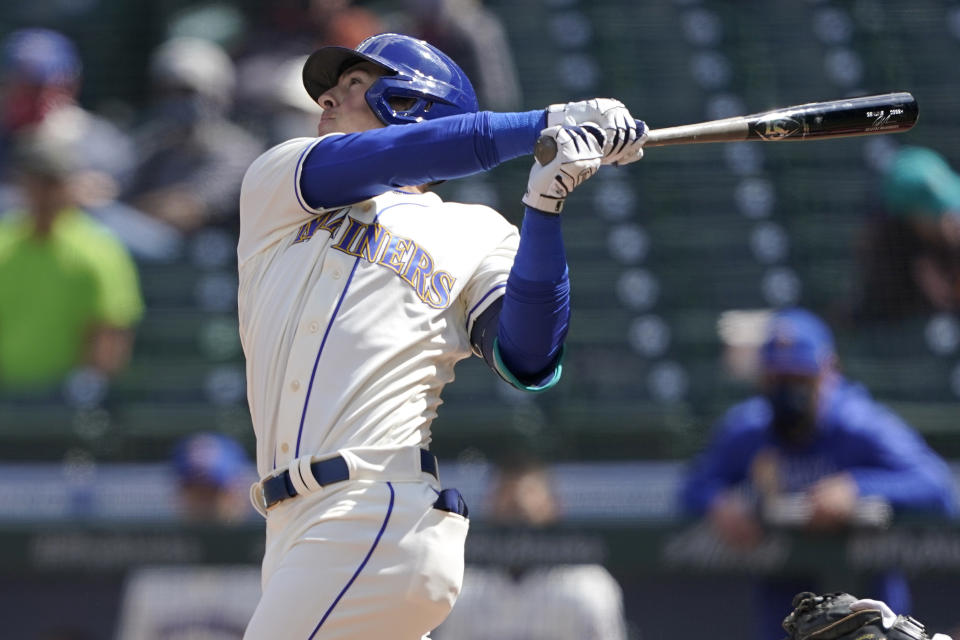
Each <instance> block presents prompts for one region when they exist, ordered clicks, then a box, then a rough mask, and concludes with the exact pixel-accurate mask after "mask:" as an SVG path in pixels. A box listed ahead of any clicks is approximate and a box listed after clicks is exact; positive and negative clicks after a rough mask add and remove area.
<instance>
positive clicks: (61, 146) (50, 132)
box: [10, 118, 81, 179]
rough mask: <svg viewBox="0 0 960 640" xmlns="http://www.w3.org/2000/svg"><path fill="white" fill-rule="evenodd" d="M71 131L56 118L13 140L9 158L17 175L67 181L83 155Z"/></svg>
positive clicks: (29, 129)
mask: <svg viewBox="0 0 960 640" xmlns="http://www.w3.org/2000/svg"><path fill="white" fill-rule="evenodd" d="M69 134H70V131H69V130H67V129H66V128H65V127H63V126H60V125H59V123H58V120H57V119H55V118H50V119H48V121H47V122H44V123H43V124H40V125H39V126H36V127H30V128H27V129H24V130H22V131H20V132H18V133H17V134H16V135H15V136H14V137H13V144H12V148H11V154H10V163H11V168H12V169H13V171H14V172H16V173H20V174H26V175H33V176H43V177H47V178H59V179H62V178H65V177H67V176H69V175H70V174H72V173H74V172H76V171H77V170H78V169H79V168H80V166H81V161H80V154H79V150H78V148H77V144H76V141H75V140H73V139H72V138H71V136H70V135H69Z"/></svg>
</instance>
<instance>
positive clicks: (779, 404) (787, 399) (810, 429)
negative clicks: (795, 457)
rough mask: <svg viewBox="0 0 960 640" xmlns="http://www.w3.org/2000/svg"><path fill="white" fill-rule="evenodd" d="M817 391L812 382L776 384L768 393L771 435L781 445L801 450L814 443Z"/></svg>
mask: <svg viewBox="0 0 960 640" xmlns="http://www.w3.org/2000/svg"><path fill="white" fill-rule="evenodd" d="M816 389H817V388H816V385H815V384H813V383H812V382H800V381H794V380H777V381H774V382H773V383H772V384H771V385H770V387H769V388H768V389H767V392H766V394H765V395H766V398H767V400H768V401H769V402H770V408H771V410H772V411H773V418H772V426H773V431H774V434H776V436H777V438H778V439H779V440H780V441H782V442H784V443H786V444H789V445H794V446H800V445H804V444H807V443H809V442H810V440H812V439H813V436H814V432H815V431H816V427H817V425H816V418H817V415H816V414H817V405H816Z"/></svg>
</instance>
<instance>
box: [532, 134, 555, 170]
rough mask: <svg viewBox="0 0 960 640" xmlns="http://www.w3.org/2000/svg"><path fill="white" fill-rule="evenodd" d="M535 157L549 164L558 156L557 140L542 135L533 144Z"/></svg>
mask: <svg viewBox="0 0 960 640" xmlns="http://www.w3.org/2000/svg"><path fill="white" fill-rule="evenodd" d="M533 157H534V158H536V159H537V162H539V163H540V164H541V165H548V164H550V163H551V162H553V159H554V158H556V157H557V141H556V139H554V138H551V137H550V136H540V137H539V138H537V144H535V145H533Z"/></svg>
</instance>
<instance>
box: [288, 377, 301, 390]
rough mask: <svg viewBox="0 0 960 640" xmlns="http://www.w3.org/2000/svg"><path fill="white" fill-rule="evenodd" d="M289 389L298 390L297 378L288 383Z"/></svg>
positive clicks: (298, 382)
mask: <svg viewBox="0 0 960 640" xmlns="http://www.w3.org/2000/svg"><path fill="white" fill-rule="evenodd" d="M290 390H291V391H299V390H300V381H299V380H294V381H293V382H291V383H290Z"/></svg>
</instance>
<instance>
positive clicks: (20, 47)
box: [0, 28, 133, 208]
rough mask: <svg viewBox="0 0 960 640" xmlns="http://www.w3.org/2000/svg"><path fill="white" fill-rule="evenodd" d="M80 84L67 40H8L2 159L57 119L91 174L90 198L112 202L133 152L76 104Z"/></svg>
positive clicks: (3, 64)
mask: <svg viewBox="0 0 960 640" xmlns="http://www.w3.org/2000/svg"><path fill="white" fill-rule="evenodd" d="M81 80H82V65H81V62H80V57H79V55H78V53H77V50H76V48H75V47H74V45H73V43H72V42H71V41H70V40H69V39H68V38H66V37H65V36H64V35H62V34H60V33H58V32H56V31H51V30H49V29H35V28H31V29H20V30H18V31H14V32H13V33H11V34H9V35H8V36H7V37H6V38H5V39H4V40H3V43H2V45H0V87H2V105H0V106H2V124H0V127H2V128H0V153H2V154H3V157H4V158H6V156H7V155H8V154H9V150H10V144H11V142H12V140H13V136H15V135H16V134H17V133H18V132H19V131H21V130H23V129H25V128H28V127H36V126H37V125H39V124H40V123H42V122H44V121H45V120H48V119H58V120H60V121H62V122H63V123H64V126H63V127H62V128H63V129H69V131H70V134H71V136H72V139H73V143H74V145H75V146H76V148H77V154H78V159H79V160H80V161H81V164H80V165H79V166H78V167H77V170H78V171H82V172H84V173H89V174H90V175H88V176H87V177H88V182H89V185H90V186H89V191H90V192H91V193H90V197H91V198H104V197H109V194H110V193H116V192H117V191H118V190H119V189H120V188H121V187H122V186H123V184H124V182H125V180H126V179H127V178H128V177H129V175H130V168H131V167H132V166H133V147H132V146H131V143H130V140H129V139H128V138H127V137H126V135H124V133H123V132H122V131H120V129H118V128H117V127H116V126H114V125H113V124H111V123H110V122H109V121H108V120H106V119H104V118H101V117H99V116H97V115H95V114H93V113H90V112H89V111H87V110H85V109H83V108H82V107H81V106H80V105H79V104H78V103H77V95H78V94H79V92H80V85H81ZM0 162H3V165H4V166H6V164H7V163H6V161H5V160H0ZM103 194H106V195H103ZM84 195H86V194H84ZM6 206H9V205H8V203H4V208H5V207H6Z"/></svg>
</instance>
